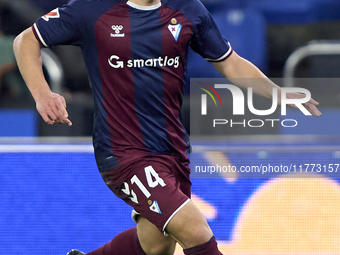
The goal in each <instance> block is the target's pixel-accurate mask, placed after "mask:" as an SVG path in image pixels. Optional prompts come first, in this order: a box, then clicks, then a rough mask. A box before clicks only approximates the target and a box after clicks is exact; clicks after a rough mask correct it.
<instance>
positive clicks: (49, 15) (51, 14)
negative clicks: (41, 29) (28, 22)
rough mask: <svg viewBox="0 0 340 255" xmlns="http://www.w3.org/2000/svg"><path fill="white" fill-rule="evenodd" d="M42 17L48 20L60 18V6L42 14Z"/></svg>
mask: <svg viewBox="0 0 340 255" xmlns="http://www.w3.org/2000/svg"><path fill="white" fill-rule="evenodd" d="M42 18H43V19H44V20H46V21H49V20H50V19H58V18H60V14H59V8H55V9H54V10H52V11H50V12H49V13H47V14H45V15H44V16H42Z"/></svg>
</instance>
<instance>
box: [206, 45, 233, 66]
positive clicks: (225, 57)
mask: <svg viewBox="0 0 340 255" xmlns="http://www.w3.org/2000/svg"><path fill="white" fill-rule="evenodd" d="M228 44H229V50H228V51H227V52H226V53H225V54H223V55H222V56H221V57H219V58H217V59H210V58H206V60H207V61H209V62H222V61H223V60H226V59H227V58H229V57H230V55H231V53H233V51H234V50H233V47H232V46H231V45H230V43H229V42H228Z"/></svg>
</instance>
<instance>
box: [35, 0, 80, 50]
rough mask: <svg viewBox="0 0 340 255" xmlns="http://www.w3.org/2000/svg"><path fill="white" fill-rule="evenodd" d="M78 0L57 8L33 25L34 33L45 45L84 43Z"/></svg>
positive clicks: (42, 44)
mask: <svg viewBox="0 0 340 255" xmlns="http://www.w3.org/2000/svg"><path fill="white" fill-rule="evenodd" d="M80 7H81V6H80V5H79V1H78V0H73V1H71V2H69V3H68V4H67V5H64V6H63V7H61V8H56V9H54V10H52V11H51V12H49V13H47V14H45V15H44V16H42V17H41V18H39V19H38V20H37V21H36V22H35V23H34V25H33V26H32V29H33V32H34V35H35V36H36V38H37V40H38V41H39V43H40V44H41V46H43V47H51V46H55V45H60V44H62V45H78V46H81V45H82V36H81V34H82V31H81V28H82V26H81V22H82V17H81V16H82V15H81V13H82V10H81V8H80Z"/></svg>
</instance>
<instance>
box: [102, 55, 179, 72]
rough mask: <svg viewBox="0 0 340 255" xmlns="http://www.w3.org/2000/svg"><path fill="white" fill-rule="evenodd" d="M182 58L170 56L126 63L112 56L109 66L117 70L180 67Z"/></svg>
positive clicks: (133, 60) (130, 60) (127, 61)
mask: <svg viewBox="0 0 340 255" xmlns="http://www.w3.org/2000/svg"><path fill="white" fill-rule="evenodd" d="M179 59H180V57H175V58H170V57H168V56H165V57H164V58H163V57H159V58H149V59H129V60H126V61H123V60H120V57H118V56H116V55H112V56H111V57H110V58H109V59H108V62H109V65H110V66H111V67H113V68H115V69H118V68H124V67H128V68H142V67H172V66H173V67H174V68H178V67H179V64H180V63H179Z"/></svg>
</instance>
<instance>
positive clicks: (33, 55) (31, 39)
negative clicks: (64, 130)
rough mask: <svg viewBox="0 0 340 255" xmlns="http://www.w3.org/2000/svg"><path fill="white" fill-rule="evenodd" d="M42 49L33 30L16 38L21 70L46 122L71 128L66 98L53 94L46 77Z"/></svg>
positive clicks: (15, 46)
mask: <svg viewBox="0 0 340 255" xmlns="http://www.w3.org/2000/svg"><path fill="white" fill-rule="evenodd" d="M40 48H41V47H40V44H39V42H38V41H37V39H36V38H35V36H34V34H33V31H32V29H31V28H28V29H26V30H25V31H23V32H22V33H21V34H20V35H18V36H17V37H16V38H15V40H14V43H13V50H14V54H15V58H16V60H17V63H18V67H19V70H20V72H21V75H22V77H23V78H24V80H25V82H26V85H27V87H28V88H29V90H30V92H31V94H32V96H33V98H34V100H35V102H36V107H37V110H38V112H39V114H40V115H41V117H42V118H43V119H44V121H45V122H46V123H47V124H50V125H53V124H56V123H62V124H67V125H69V126H71V125H72V122H71V121H70V120H69V119H68V113H67V111H66V101H65V99H64V97H62V96H61V95H59V94H56V93H53V92H52V91H51V90H50V87H49V85H48V83H47V81H46V79H45V77H44V74H43V70H42V62H41V54H40Z"/></svg>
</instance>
